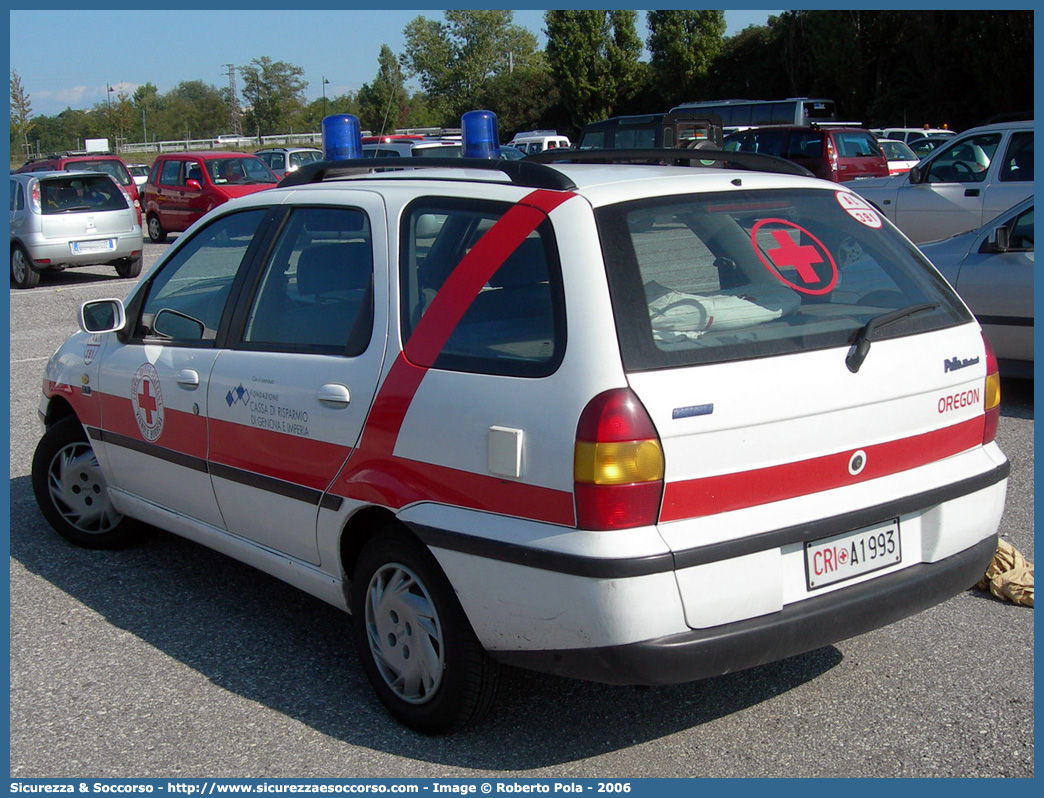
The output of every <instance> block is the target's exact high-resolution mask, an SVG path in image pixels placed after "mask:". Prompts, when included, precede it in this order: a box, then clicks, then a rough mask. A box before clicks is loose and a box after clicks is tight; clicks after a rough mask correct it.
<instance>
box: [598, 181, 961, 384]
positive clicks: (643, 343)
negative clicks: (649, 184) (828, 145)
mask: <svg viewBox="0 0 1044 798" xmlns="http://www.w3.org/2000/svg"><path fill="white" fill-rule="evenodd" d="M597 221H598V230H599V236H600V238H601V246H602V255H603V257H604V259H605V263H606V268H607V272H608V276H609V285H610V290H611V292H612V301H613V310H614V313H615V316H616V324H617V331H618V337H619V340H620V345H621V351H622V354H623V357H624V364H625V366H626V368H627V369H628V370H631V371H637V370H644V369H655V368H665V367H671V366H688V365H696V364H700V363H708V362H721V361H726V360H742V359H747V358H756V357H764V356H769V355H780V354H789V353H794V352H800V351H805V350H809V349H822V348H827V347H839V346H845V345H847V344H850V343H851V342H852V341H853V340H854V337H855V334H856V332H857V331H858V330H859V329H860V328H861V327H862V326H863V325H865V324H867V322H869V321H870V320H871V319H874V318H877V317H881V316H884V315H885V314H889V313H893V312H894V311H896V310H900V309H906V308H912V307H914V306H917V305H922V306H925V305H927V306H929V307H921V308H920V309H919V310H918V311H917V312H915V313H912V314H910V315H908V316H904V317H902V318H901V319H899V320H896V321H894V322H892V323H888V324H885V325H883V326H881V327H878V328H877V329H876V330H875V332H874V338H875V339H883V338H891V337H897V336H901V335H910V334H913V333H918V332H925V331H928V330H935V329H941V328H945V327H949V326H953V325H955V324H959V323H962V322H966V321H969V320H970V319H971V316H970V315H969V314H968V313H967V311H966V310H965V309H964V307H963V305H961V304H960V301H959V300H958V299H957V297H956V295H955V294H954V293H953V291H952V290H951V289H950V288H949V286H948V285H947V283H946V282H945V281H944V280H943V279H942V278H941V277H940V276H939V275H938V273H936V272H935V271H934V270H933V269H931V268H930V267H929V266H928V265H927V263H926V261H925V260H924V258H923V257H922V256H921V255H920V253H919V252H918V251H917V249H916V248H915V247H914V246H913V245H912V244H910V243H909V242H908V241H906V240H905V239H904V238H902V236H900V235H899V234H898V233H897V232H896V231H895V230H894V229H893V228H891V227H890V226H889V225H888V223H887V222H883V221H882V219H881V217H880V216H879V215H878V214H877V212H876V211H874V210H872V209H871V208H870V206H869V205H868V204H867V203H866V202H865V201H864V200H862V199H860V198H859V197H857V196H856V195H854V194H852V193H851V192H848V191H822V190H816V189H801V190H780V191H764V190H761V191H736V192H728V193H722V194H697V195H688V196H677V195H676V196H670V197H659V198H653V199H645V200H640V201H636V202H629V203H623V204H619V205H612V206H608V207H605V208H602V209H600V210H598V211H597Z"/></svg>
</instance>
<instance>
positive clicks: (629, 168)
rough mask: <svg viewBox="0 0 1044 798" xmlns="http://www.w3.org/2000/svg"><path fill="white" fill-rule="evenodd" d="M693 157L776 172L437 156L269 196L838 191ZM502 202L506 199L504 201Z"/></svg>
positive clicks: (313, 170)
mask: <svg viewBox="0 0 1044 798" xmlns="http://www.w3.org/2000/svg"><path fill="white" fill-rule="evenodd" d="M588 152H589V153H590V152H593V151H588ZM643 152H644V151H643ZM657 152H659V151H657ZM694 152H695V151H686V157H689V158H691V159H692V160H693V161H699V160H705V159H706V156H710V155H712V154H713V155H717V156H719V157H720V159H724V160H726V161H732V162H733V163H752V164H765V165H766V166H767V167H772V168H774V170H775V172H776V173H772V172H768V171H756V170H752V169H743V170H737V169H735V168H713V167H702V166H701V167H696V168H685V167H678V166H662V165H654V164H647V163H646V164H641V163H631V164H627V165H622V164H620V163H549V162H543V163H542V162H540V160H539V157H538V159H523V160H521V161H505V160H503V159H495V160H488V161H482V160H479V159H463V161H461V159H456V158H454V159H448V158H447V159H443V158H438V159H430V160H429V159H424V162H418V161H409V159H407V158H403V159H398V160H396V161H394V162H392V163H389V162H388V160H389V159H384V161H383V162H380V163H377V164H373V163H370V162H369V159H357V160H355V161H350V162H320V163H318V164H310V165H308V166H305V167H302V168H301V169H299V170H298V171H297V172H295V173H293V175H292V176H291V177H289V178H284V180H283V181H282V182H281V183H280V186H279V187H278V188H276V189H272V190H274V191H287V190H290V191H292V190H294V189H298V188H307V189H308V190H309V191H311V190H313V189H315V190H321V191H337V190H344V189H366V190H373V189H377V188H382V189H388V190H393V191H395V190H402V192H403V193H404V195H405V194H409V195H416V194H417V192H418V191H420V190H422V188H423V189H424V190H431V189H434V188H436V187H441V188H452V189H453V190H455V191H460V190H461V182H471V183H473V184H475V185H479V184H481V185H484V186H487V187H489V188H490V190H491V194H493V193H501V192H503V190H504V189H510V188H513V187H514V188H515V189H516V191H530V190H532V189H533V188H545V189H551V190H555V189H558V190H565V191H569V192H571V193H573V194H578V195H582V196H584V197H585V198H586V199H587V200H588V202H590V203H591V205H592V206H594V207H599V206H602V205H609V204H614V203H618V202H623V201H627V200H630V199H640V198H647V197H650V196H657V195H659V196H663V195H674V194H686V193H709V192H716V191H735V190H736V185H737V179H738V178H739V179H741V180H742V185H743V187H744V188H754V189H771V188H798V187H800V188H819V189H822V190H830V191H835V192H836V191H838V190H839V188H838V186H837V184H834V183H825V182H824V181H822V180H818V179H816V178H814V177H812V176H811V173H809V172H808V171H807V170H804V169H802V168H801V167H796V166H794V165H793V164H791V163H790V162H788V161H783V160H781V159H778V158H771V157H768V156H756V155H755V156H754V157H753V158H748V157H746V156H748V155H751V154H750V153H746V154H737V153H724V152H719V151H712V150H704V151H701V152H700V153H699V155H696V154H694ZM650 153H651V151H650ZM737 156H740V157H737ZM451 160H453V161H460V162H461V165H460V166H459V167H456V166H451V165H450V161H451ZM407 161H409V163H408V164H407V163H406V162H407ZM431 161H436V163H432V162H431ZM364 162H365V163H364ZM385 170H391V171H385ZM806 175H807V176H806ZM840 190H845V189H840ZM269 193H270V192H268V191H266V192H262V194H269ZM504 196H505V198H506V197H507V196H508V195H507V194H505V195H504ZM247 199H248V200H250V201H251V204H252V203H253V202H264V201H265V198H264V197H262V196H261V195H260V194H259V195H251V197H250V198H247ZM267 201H268V202H271V201H272V198H271V197H269V198H268V200H267ZM239 203H240V204H242V203H243V201H242V200H240V201H239Z"/></svg>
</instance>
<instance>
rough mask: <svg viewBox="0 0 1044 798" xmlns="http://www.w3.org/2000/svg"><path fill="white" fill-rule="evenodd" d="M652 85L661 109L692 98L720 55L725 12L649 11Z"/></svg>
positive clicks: (648, 42)
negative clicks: (661, 106)
mask: <svg viewBox="0 0 1044 798" xmlns="http://www.w3.org/2000/svg"><path fill="white" fill-rule="evenodd" d="M648 22H649V38H648V40H647V44H648V47H649V53H650V59H649V65H650V68H651V71H652V75H651V78H652V85H653V89H654V90H655V92H656V93H657V94H658V95H659V97H660V99H661V101H662V105H663V107H664V108H669V107H671V106H674V105H677V104H678V103H679V102H683V101H684V100H686V99H691V97H692V96H693V95H695V94H696V92H698V91H699V89H700V88H701V86H702V84H703V82H704V81H705V79H706V77H707V72H708V70H709V69H710V65H711V64H712V63H713V61H714V59H715V58H717V57H718V55H719V54H720V53H721V52H722V49H723V46H724V36H725V12H724V11H682V10H674V11H650V12H648Z"/></svg>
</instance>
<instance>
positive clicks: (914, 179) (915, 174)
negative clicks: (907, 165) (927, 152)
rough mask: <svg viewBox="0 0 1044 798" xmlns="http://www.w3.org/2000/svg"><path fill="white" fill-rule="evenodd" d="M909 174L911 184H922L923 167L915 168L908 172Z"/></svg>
mask: <svg viewBox="0 0 1044 798" xmlns="http://www.w3.org/2000/svg"><path fill="white" fill-rule="evenodd" d="M907 174H908V175H910V182H911V183H920V182H921V178H922V177H923V175H922V174H921V167H920V166H915V167H913V168H912V169H910V171H909V172H907Z"/></svg>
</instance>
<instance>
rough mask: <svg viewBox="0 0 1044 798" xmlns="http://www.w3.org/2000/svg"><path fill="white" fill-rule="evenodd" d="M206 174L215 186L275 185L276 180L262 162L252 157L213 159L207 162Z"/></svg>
mask: <svg viewBox="0 0 1044 798" xmlns="http://www.w3.org/2000/svg"><path fill="white" fill-rule="evenodd" d="M206 164H207V172H209V173H210V180H211V182H213V183H214V184H216V185H219V186H220V185H225V184H228V183H239V184H249V183H277V182H279V181H278V178H276V176H275V175H273V174H272V172H271V170H269V168H268V167H267V166H265V164H264V161H262V160H261V159H260V158H255V157H253V156H251V157H249V158H214V159H211V160H208V161H207V162H206Z"/></svg>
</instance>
